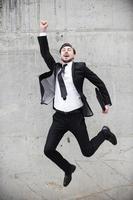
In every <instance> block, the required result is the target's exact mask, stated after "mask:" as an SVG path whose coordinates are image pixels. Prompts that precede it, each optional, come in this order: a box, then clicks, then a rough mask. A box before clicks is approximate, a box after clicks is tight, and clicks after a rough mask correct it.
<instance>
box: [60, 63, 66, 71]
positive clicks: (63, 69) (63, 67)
mask: <svg viewBox="0 0 133 200" xmlns="http://www.w3.org/2000/svg"><path fill="white" fill-rule="evenodd" d="M66 66H67V64H64V65H62V68H61V72H63V73H64V72H65V67H66Z"/></svg>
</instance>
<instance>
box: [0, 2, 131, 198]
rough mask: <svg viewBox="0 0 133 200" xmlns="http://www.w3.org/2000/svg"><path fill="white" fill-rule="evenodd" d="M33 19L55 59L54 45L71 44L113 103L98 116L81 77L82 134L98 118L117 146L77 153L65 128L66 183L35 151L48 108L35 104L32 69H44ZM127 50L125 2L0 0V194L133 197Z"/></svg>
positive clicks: (128, 25) (47, 124)
mask: <svg viewBox="0 0 133 200" xmlns="http://www.w3.org/2000/svg"><path fill="white" fill-rule="evenodd" d="M40 19H47V20H48V22H49V28H48V39H49V45H50V49H51V52H52V54H53V56H54V57H55V58H56V60H59V53H58V49H59V47H60V46H61V44H62V43H63V42H66V41H68V42H71V43H72V44H73V46H74V47H75V48H76V50H77V57H76V60H77V61H85V62H86V63H87V65H88V67H90V69H91V70H93V71H94V72H96V73H97V74H98V75H99V77H101V79H102V80H104V82H105V84H106V86H107V88H108V90H109V92H110V95H111V98H112V103H113V106H112V107H111V109H110V113H109V114H108V115H103V114H102V113H101V110H100V107H99V105H98V103H97V100H96V98H95V93H94V86H93V85H92V84H90V83H89V82H88V81H86V82H85V86H84V91H85V93H86V95H87V98H88V101H89V103H90V105H91V107H92V109H93V111H94V116H93V117H92V118H86V124H87V128H88V132H89V135H90V138H92V137H93V136H95V135H96V134H97V132H98V131H99V130H100V129H101V127H102V126H103V125H104V124H106V125H108V126H110V127H111V129H112V130H113V131H114V132H115V133H116V135H117V137H118V145H117V146H116V147H114V146H112V145H110V144H109V143H107V142H106V143H104V144H103V145H102V146H101V148H100V149H99V151H98V152H97V153H96V154H95V155H94V156H93V157H91V158H84V157H83V156H82V155H81V152H80V149H79V146H78V144H77V141H76V140H75V138H74V137H73V135H72V134H70V133H67V134H66V135H65V137H64V138H63V139H62V141H61V142H60V144H59V146H58V149H59V151H60V152H61V153H62V154H63V156H64V157H66V158H68V159H69V160H70V162H73V163H74V164H76V166H77V170H76V172H75V174H74V175H73V180H72V183H71V184H70V185H69V186H68V187H67V188H63V186H62V182H63V176H64V174H63V173H62V172H61V170H60V169H59V168H57V167H56V166H55V165H54V164H53V163H52V162H51V161H49V160H48V159H47V158H46V157H45V156H44V155H43V146H44V143H45V140H46V136H47V132H48V130H49V127H50V124H51V122H52V114H53V112H54V111H53V110H52V105H49V106H42V105H40V93H39V84H38V75H39V74H41V73H43V72H44V71H48V69H47V67H46V65H45V63H44V62H43V59H42V58H41V56H40V52H39V46H38V42H37V36H38V34H39V21H40ZM132 52H133V1H132V0H116V1H115V0H100V1H99V0H64V1H63V0H23V1H22V0H0V75H1V76H0V77H1V78H0V200H46V199H47V200H57V199H58V200H64V199H65V200H68V199H69V200H70V199H71V200H75V199H78V200H79V199H80V200H81V199H85V200H88V199H89V200H112V199H113V200H132V199H133V172H132V161H133V159H132V158H133V157H132V153H133V137H132V133H133V123H132V122H133V106H132V102H133V84H132V83H133V79H132V75H133V66H132V63H133V56H132ZM68 137H69V139H70V141H69V140H68Z"/></svg>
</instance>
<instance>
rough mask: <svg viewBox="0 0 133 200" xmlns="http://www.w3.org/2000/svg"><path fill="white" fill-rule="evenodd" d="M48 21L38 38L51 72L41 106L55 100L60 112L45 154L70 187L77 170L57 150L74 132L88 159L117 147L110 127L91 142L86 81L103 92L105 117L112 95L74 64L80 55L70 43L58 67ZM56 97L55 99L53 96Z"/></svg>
mask: <svg viewBox="0 0 133 200" xmlns="http://www.w3.org/2000/svg"><path fill="white" fill-rule="evenodd" d="M47 27H48V23H47V21H45V20H44V21H43V20H42V21H41V22H40V30H41V33H40V36H39V37H38V41H39V45H40V51H41V55H42V57H43V58H44V61H45V62H46V64H47V66H48V67H49V69H50V72H47V73H45V74H42V75H40V77H39V80H40V89H41V97H42V99H41V102H42V103H44V104H48V103H49V102H50V101H51V99H54V101H53V106H54V109H55V110H56V112H55V113H54V115H53V122H52V125H51V127H50V130H49V133H48V136H47V140H46V144H45V148H44V153H45V155H46V156H47V157H48V158H50V159H51V160H52V161H53V162H54V163H55V164H56V165H58V167H60V168H61V169H62V170H63V171H64V173H65V176H64V181H63V185H64V186H67V185H68V184H69V183H70V181H71V179H72V173H73V172H74V171H75V169H76V166H75V165H73V164H70V163H69V162H68V161H67V160H66V159H65V158H63V157H62V155H61V154H60V153H59V152H58V151H57V150H56V147H57V145H58V144H59V142H60V140H61V139H62V137H63V135H64V134H65V133H66V132H67V131H70V132H72V133H73V134H74V136H75V137H76V139H77V141H78V143H79V146H80V148H81V152H82V154H83V155H84V156H87V157H89V156H92V155H93V154H94V153H95V151H96V150H97V149H98V147H99V146H100V145H101V144H102V143H103V142H104V141H105V140H107V141H109V142H111V143H112V144H113V145H116V144H117V139H116V137H115V135H114V134H113V133H112V132H111V131H110V129H109V128H108V127H107V126H104V127H103V128H102V130H101V131H100V132H99V133H98V134H97V135H96V136H95V137H94V138H92V139H91V140H90V139H89V136H88V133H87V128H86V124H85V120H84V117H87V116H92V115H93V112H92V110H91V108H90V106H89V104H88V103H87V100H86V97H85V96H84V94H83V81H84V79H85V78H87V79H88V80H89V81H90V82H91V83H93V84H94V85H95V86H96V87H97V88H98V89H99V91H100V93H101V94H102V97H103V101H104V104H105V109H104V111H103V113H108V111H109V106H111V105H112V103H111V100H110V96H109V93H108V91H107V89H106V87H105V84H104V83H103V81H102V80H101V79H100V78H99V77H98V76H97V75H96V74H95V73H93V72H92V71H91V70H90V69H88V68H87V66H86V64H85V63H83V62H74V58H75V55H76V51H75V49H74V48H73V46H72V45H71V44H69V43H65V44H63V45H62V46H61V48H60V51H59V52H60V58H61V62H60V63H56V62H55V60H54V58H53V57H52V55H51V54H50V51H49V46H48V40H47V34H46V30H47ZM51 94H52V95H51Z"/></svg>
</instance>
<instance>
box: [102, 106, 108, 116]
mask: <svg viewBox="0 0 133 200" xmlns="http://www.w3.org/2000/svg"><path fill="white" fill-rule="evenodd" d="M108 112H109V105H105V110H103V113H105V114H106V113H108Z"/></svg>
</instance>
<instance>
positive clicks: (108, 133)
mask: <svg viewBox="0 0 133 200" xmlns="http://www.w3.org/2000/svg"><path fill="white" fill-rule="evenodd" d="M102 132H103V133H104V136H105V139H106V140H108V141H109V142H111V143H112V144H113V145H116V144H117V139H116V136H115V135H114V134H113V133H112V132H111V131H110V129H109V127H107V126H104V127H103V128H102Z"/></svg>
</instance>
